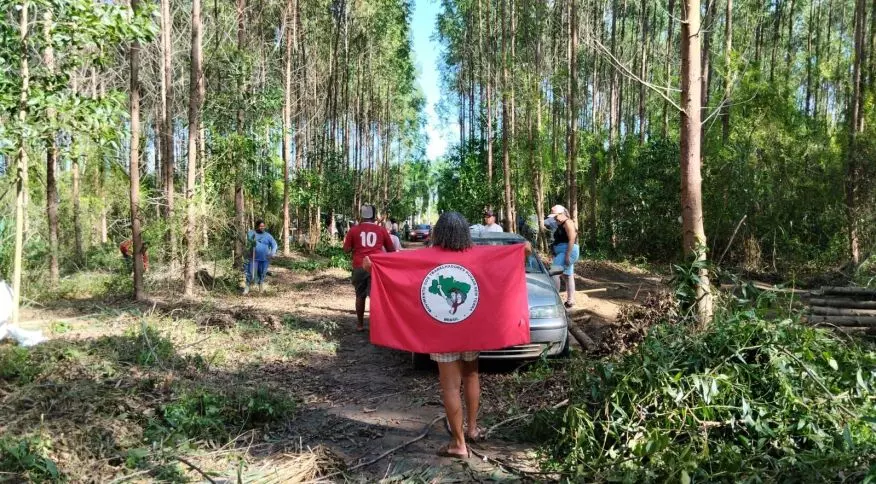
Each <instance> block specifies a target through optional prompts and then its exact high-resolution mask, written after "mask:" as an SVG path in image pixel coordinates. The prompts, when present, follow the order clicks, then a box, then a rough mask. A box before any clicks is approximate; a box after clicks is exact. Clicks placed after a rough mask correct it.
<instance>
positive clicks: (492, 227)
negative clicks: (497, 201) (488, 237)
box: [482, 209, 504, 232]
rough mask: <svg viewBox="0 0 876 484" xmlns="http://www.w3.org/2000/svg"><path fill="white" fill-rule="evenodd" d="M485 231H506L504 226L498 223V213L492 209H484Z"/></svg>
mask: <svg viewBox="0 0 876 484" xmlns="http://www.w3.org/2000/svg"><path fill="white" fill-rule="evenodd" d="M482 230H483V231H484V232H504V230H502V226H501V225H499V224H497V223H496V213H495V212H493V211H492V210H490V209H486V210H484V228H483V229H482Z"/></svg>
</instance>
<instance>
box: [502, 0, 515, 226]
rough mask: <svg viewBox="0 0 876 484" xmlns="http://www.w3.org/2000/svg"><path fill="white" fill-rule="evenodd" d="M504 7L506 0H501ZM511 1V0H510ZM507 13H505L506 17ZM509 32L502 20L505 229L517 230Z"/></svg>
mask: <svg viewBox="0 0 876 484" xmlns="http://www.w3.org/2000/svg"><path fill="white" fill-rule="evenodd" d="M500 1H501V2H502V6H503V8H504V5H505V1H506V0H500ZM509 1H510V0H509ZM505 16H506V15H503V17H505ZM508 36H509V35H508V32H507V28H506V23H505V21H504V20H503V21H502V176H503V178H504V181H505V197H504V198H505V220H506V224H507V225H506V227H505V230H506V231H508V232H515V231H516V229H517V225H516V224H515V223H514V205H513V203H512V201H511V152H510V147H509V144H510V143H511V120H510V117H509V114H508V102H509V101H508V84H509V82H508V81H509V78H508Z"/></svg>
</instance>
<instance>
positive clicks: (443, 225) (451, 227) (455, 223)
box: [430, 212, 474, 250]
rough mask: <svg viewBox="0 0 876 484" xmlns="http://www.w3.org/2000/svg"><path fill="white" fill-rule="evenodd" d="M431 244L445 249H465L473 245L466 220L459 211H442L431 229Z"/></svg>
mask: <svg viewBox="0 0 876 484" xmlns="http://www.w3.org/2000/svg"><path fill="white" fill-rule="evenodd" d="M430 238H431V239H432V245H433V246H435V247H441V248H442V249H447V250H465V249H468V248H469V247H471V246H473V245H474V242H472V240H471V228H470V226H469V224H468V220H466V219H465V217H463V216H462V214H460V213H459V212H444V213H442V214H441V216H440V217H438V222H437V223H436V224H435V227H434V228H433V229H432V235H431V237H430Z"/></svg>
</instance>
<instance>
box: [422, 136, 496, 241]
mask: <svg viewBox="0 0 876 484" xmlns="http://www.w3.org/2000/svg"><path fill="white" fill-rule="evenodd" d="M486 156H487V154H486V152H484V151H482V150H480V147H479V146H478V145H476V144H475V143H474V142H472V143H470V144H469V145H467V146H466V147H464V148H460V147H455V148H453V149H452V151H451V152H450V154H449V155H447V156H446V157H445V159H444V161H443V163H442V164H440V165H438V166H437V167H436V177H437V180H436V181H437V193H438V211H439V212H443V211H447V210H453V211H457V212H459V213H461V214H463V215H464V216H465V217H466V218H467V219H468V220H469V222H470V223H472V224H475V223H480V222H479V221H480V219H481V212H482V211H483V210H484V207H488V206H498V205H499V203H500V201H501V198H500V192H499V190H498V185H497V184H494V185H492V186H491V185H490V184H489V182H488V180H489V177H488V173H487V159H486ZM493 176H494V177H495V179H496V180H499V179H500V178H499V177H500V176H501V175H499V174H497V173H494V174H493Z"/></svg>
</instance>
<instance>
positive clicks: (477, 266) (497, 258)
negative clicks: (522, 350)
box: [370, 244, 529, 353]
mask: <svg viewBox="0 0 876 484" xmlns="http://www.w3.org/2000/svg"><path fill="white" fill-rule="evenodd" d="M371 262H372V263H373V266H372V269H371V316H370V320H371V343H373V344H375V345H379V346H386V347H389V348H395V349H398V350H404V351H413V352H416V353H450V352H459V351H480V350H497V349H501V348H507V347H509V346H514V345H519V344H526V343H529V304H528V302H527V298H526V273H525V269H524V248H523V245H522V244H515V245H503V246H476V247H473V248H471V249H468V250H465V251H462V252H456V251H449V250H445V249H440V248H437V247H430V248H427V249H420V250H410V251H402V252H396V253H388V254H378V255H374V256H371Z"/></svg>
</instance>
